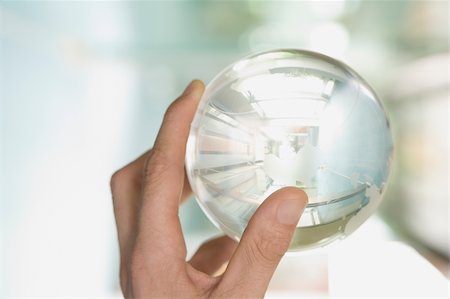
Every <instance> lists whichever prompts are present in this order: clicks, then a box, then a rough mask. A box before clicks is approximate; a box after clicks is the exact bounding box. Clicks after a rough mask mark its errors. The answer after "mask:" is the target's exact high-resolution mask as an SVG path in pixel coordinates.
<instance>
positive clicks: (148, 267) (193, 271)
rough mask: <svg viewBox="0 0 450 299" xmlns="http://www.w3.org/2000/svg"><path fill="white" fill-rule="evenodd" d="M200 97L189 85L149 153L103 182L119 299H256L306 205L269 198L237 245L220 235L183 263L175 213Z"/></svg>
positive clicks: (300, 198) (297, 193)
mask: <svg viewBox="0 0 450 299" xmlns="http://www.w3.org/2000/svg"><path fill="white" fill-rule="evenodd" d="M203 91H204V84H203V83H202V82H201V81H198V80H194V81H192V82H191V84H189V86H188V87H187V88H186V90H185V91H184V93H183V94H182V95H181V96H180V97H179V98H177V99H176V100H175V101H174V102H173V103H172V104H171V105H170V106H169V108H168V110H167V112H166V114H165V116H164V120H163V123H162V125H161V128H160V131H159V133H158V136H157V138H156V141H155V144H154V146H153V148H152V149H151V150H149V151H148V152H146V153H144V154H143V155H142V156H141V157H139V158H137V159H136V160H135V161H133V162H131V163H130V164H128V165H126V166H124V167H123V168H121V169H119V170H118V171H116V172H115V173H114V174H113V176H112V178H111V191H112V197H113V204H114V214H115V219H116V224H117V233H118V240H119V248H120V284H121V288H122V292H123V294H124V296H125V297H127V298H216V297H222V298H262V297H263V296H264V294H265V292H266V290H267V286H268V284H269V282H270V279H271V278H272V275H273V273H274V271H275V269H276V267H277V265H278V263H279V262H280V260H281V258H282V257H283V255H284V254H285V252H286V250H287V249H288V246H289V243H290V240H291V238H292V235H293V232H294V229H295V227H296V224H297V222H298V220H299V218H300V215H301V213H302V212H303V209H304V208H305V206H306V204H307V196H306V194H305V193H304V192H303V191H302V190H300V189H298V188H294V187H288V188H283V189H281V190H279V191H276V192H274V193H273V194H272V195H270V196H269V197H268V198H267V199H266V200H265V201H264V202H263V203H262V204H261V206H260V207H259V208H258V210H257V211H256V212H255V214H254V215H253V217H252V218H251V220H250V222H249V224H248V226H247V229H246V230H245V232H244V234H243V236H242V238H241V241H240V243H239V244H238V243H236V242H235V241H233V240H231V239H230V238H228V237H225V236H223V237H220V238H217V239H214V240H211V241H209V242H207V243H205V244H203V245H202V246H201V247H200V248H199V249H198V251H197V252H196V253H195V254H194V256H193V257H192V258H191V260H189V261H186V254H187V252H186V245H185V242H184V237H183V233H182V230H181V225H180V221H179V217H178V209H179V205H180V204H181V203H182V202H183V201H185V200H186V199H187V198H189V197H190V196H191V195H192V191H191V188H190V186H189V183H188V181H187V178H186V173H185V169H184V157H185V150H186V141H187V139H188V134H189V128H190V124H191V121H192V118H193V116H194V114H195V111H196V108H197V104H198V102H199V100H200V97H201V95H202V94H203ZM227 263H228V264H227ZM224 265H227V267H226V270H225V271H222V272H223V273H219V275H218V273H217V272H218V271H220V270H221V269H223V268H224V267H223V266H224Z"/></svg>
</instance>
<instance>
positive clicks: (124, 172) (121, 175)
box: [109, 167, 129, 190]
mask: <svg viewBox="0 0 450 299" xmlns="http://www.w3.org/2000/svg"><path fill="white" fill-rule="evenodd" d="M128 176H129V171H128V168H127V167H122V168H120V169H119V170H116V171H115V172H114V173H113V174H112V175H111V178H110V180H109V185H110V188H111V190H114V189H115V188H116V187H117V186H119V185H121V184H123V183H124V182H125V181H126V180H127V178H128Z"/></svg>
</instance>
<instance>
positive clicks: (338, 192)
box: [111, 50, 392, 298]
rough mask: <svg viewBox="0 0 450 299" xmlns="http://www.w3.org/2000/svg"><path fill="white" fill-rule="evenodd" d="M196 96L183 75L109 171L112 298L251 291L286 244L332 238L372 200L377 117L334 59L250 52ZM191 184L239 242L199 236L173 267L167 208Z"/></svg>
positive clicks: (177, 238) (386, 143)
mask: <svg viewBox="0 0 450 299" xmlns="http://www.w3.org/2000/svg"><path fill="white" fill-rule="evenodd" d="M203 91H204V87H203V84H202V83H201V82H200V81H193V82H192V83H191V84H190V85H189V87H188V88H187V89H186V91H185V92H184V93H183V95H182V96H180V97H179V98H178V99H177V100H176V101H175V102H174V103H172V104H171V106H170V107H169V109H168V111H167V112H166V115H165V117H164V121H163V124H162V126H161V129H160V132H159V134H158V137H157V140H156V142H155V145H154V147H153V149H151V150H150V151H148V152H147V153H145V154H144V155H143V156H141V157H140V158H138V159H137V160H135V161H134V162H132V163H130V164H129V165H127V166H125V167H123V168H122V169H120V170H119V171H117V172H116V173H115V174H114V175H113V177H112V179H111V189H112V194H113V203H114V212H115V217H116V223H117V230H118V239H119V246H120V255H121V267H120V268H121V270H120V276H121V287H122V291H123V293H124V295H125V296H126V297H183V298H188V297H189V298H190V297H220V296H222V297H263V296H264V293H265V291H266V289H267V285H268V283H269V281H270V279H271V277H272V275H273V272H274V271H275V268H276V266H277V265H278V263H279V261H280V259H281V257H282V256H283V255H284V253H285V252H286V251H287V250H288V248H289V247H290V248H291V249H292V250H303V249H307V248H314V247H318V246H323V245H325V244H328V243H330V242H331V241H333V240H334V239H336V238H338V237H341V236H345V235H346V234H348V233H350V232H351V231H353V230H354V229H356V228H357V227H358V226H359V225H360V224H361V223H362V222H363V221H364V220H365V219H367V217H368V216H370V214H371V213H373V211H374V209H375V207H376V205H377V204H378V203H379V201H380V196H381V192H382V190H383V187H384V184H385V182H386V177H387V173H388V170H389V161H390V157H391V151H392V141H391V137H390V132H389V127H388V123H387V120H386V117H385V114H384V112H383V109H382V107H381V104H380V103H379V102H378V100H377V98H376V97H375V96H374V94H373V93H372V92H371V91H370V88H368V87H367V85H366V84H365V83H364V82H363V81H362V80H361V79H360V78H359V77H358V76H357V75H356V74H355V73H354V72H353V71H351V70H350V69H348V68H346V67H345V66H343V65H342V64H339V63H337V62H336V61H334V60H332V59H330V58H327V57H324V56H320V55H317V54H313V53H310V52H303V51H296V50H295V51H294V50H281V51H274V52H269V53H262V54H259V55H256V56H252V57H249V58H246V59H244V60H242V61H240V62H238V63H236V64H234V65H232V66H231V67H229V68H227V69H226V70H225V71H224V72H222V73H221V74H220V75H219V76H218V77H216V79H214V80H213V81H212V82H211V83H210V84H209V85H208V88H207V90H206V92H205V93H204V94H203ZM202 94H203V97H202V100H201V101H200V104H199V100H200V97H201V96H202ZM198 105H199V106H198ZM197 106H198V109H197ZM194 115H195V117H194ZM330 118H331V119H332V121H330ZM193 119H194V120H193ZM192 120H193V122H192V127H191V131H190V132H189V125H190V124H191V121H192ZM355 126H356V127H355ZM368 133H373V136H366V135H367V134H368ZM364 136H365V137H366V139H369V141H367V140H365V139H364V138H362V137H364ZM188 137H189V142H188V145H187V152H186V142H187V140H188ZM371 146H374V148H371ZM377 153H378V154H377ZM185 154H186V168H187V176H186V173H185V170H184V164H185V161H184V159H185ZM189 182H190V184H189ZM191 186H192V188H193V190H194V193H195V195H196V196H197V199H198V201H199V203H200V205H201V206H202V208H203V209H204V211H205V212H206V214H207V215H208V217H209V218H210V219H211V220H212V221H213V222H214V223H215V224H216V225H217V226H218V227H219V228H221V229H222V230H223V231H224V232H225V233H226V234H227V235H229V236H230V237H232V238H233V239H236V240H238V239H239V240H240V243H239V245H237V244H236V242H234V241H233V240H232V239H230V238H228V237H221V238H218V239H215V240H212V241H210V242H208V243H206V244H205V245H203V246H201V247H200V248H199V250H198V252H197V253H196V254H194V256H193V257H192V259H191V260H190V261H189V262H187V263H186V246H185V243H184V238H183V234H182V231H181V226H180V222H179V218H178V206H179V204H180V203H181V202H182V201H183V200H185V199H186V198H187V197H189V196H190V194H191ZM308 197H309V204H307V202H308ZM305 208H306V209H305ZM304 209H305V212H304V214H303V216H302V217H301V218H300V215H301V214H302V212H303V210H304ZM353 219H354V220H353ZM352 220H353V221H352ZM228 261H229V263H228V266H227V269H226V271H225V272H224V273H217V271H218V270H219V269H220V268H221V266H222V265H223V264H224V263H227V262H228Z"/></svg>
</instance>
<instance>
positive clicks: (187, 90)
mask: <svg viewBox="0 0 450 299" xmlns="http://www.w3.org/2000/svg"><path fill="white" fill-rule="evenodd" d="M195 81H197V80H192V81H191V83H189V85H188V86H187V87H186V89H185V90H184V91H183V95H184V96H186V95H188V94H190V93H191V92H192V91H193V90H195Z"/></svg>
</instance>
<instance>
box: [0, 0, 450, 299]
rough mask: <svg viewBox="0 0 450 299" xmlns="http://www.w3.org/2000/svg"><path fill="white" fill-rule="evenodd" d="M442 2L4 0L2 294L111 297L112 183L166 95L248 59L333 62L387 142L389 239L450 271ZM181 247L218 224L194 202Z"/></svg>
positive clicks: (185, 210) (114, 257)
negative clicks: (371, 92)
mask: <svg viewBox="0 0 450 299" xmlns="http://www.w3.org/2000/svg"><path fill="white" fill-rule="evenodd" d="M448 36H449V3H448V2H447V1H330V2H324V1H314V2H309V1H298V2H284V1H173V2H172V1H161V2H158V1H149V2H110V1H105V2H44V1H30V2H27V1H17V2H16V1H2V2H1V3H0V100H1V102H0V158H1V160H0V163H1V164H0V166H1V168H0V170H1V172H0V224H1V227H0V228H1V230H0V234H1V235H0V237H1V238H0V258H1V260H0V296H41V297H48V296H103V297H109V296H116V295H117V294H118V287H117V285H118V284H117V271H118V266H117V265H118V253H117V245H116V236H115V226H114V220H113V214H112V207H111V200H110V193H109V187H108V186H109V177H110V175H111V174H112V173H113V171H114V170H116V169H118V168H120V167H121V166H123V165H124V164H126V163H127V162H128V161H130V160H131V159H133V158H134V157H136V156H138V155H139V154H141V153H142V152H144V151H145V150H147V149H148V148H150V147H151V146H152V144H153V141H154V138H155V136H156V133H157V131H158V129H159V125H160V122H161V119H162V116H163V113H164V111H165V109H166V108H167V106H168V105H169V103H170V102H171V101H172V100H173V99H174V98H176V97H177V95H178V94H179V93H180V92H181V91H182V90H183V88H184V86H185V85H186V84H187V83H188V82H189V81H190V80H191V79H193V78H199V79H202V80H204V81H205V82H208V81H210V80H211V79H212V78H213V76H214V75H215V74H217V73H218V72H219V71H220V70H222V69H223V68H224V67H225V66H227V65H228V64H230V63H232V62H233V61H235V60H237V59H239V58H241V57H242V56H244V55H247V54H248V53H250V52H254V51H260V50H267V49H272V48H286V47H287V48H303V49H309V50H314V51H319V52H322V53H324V54H327V55H330V56H333V57H335V58H338V59H340V60H343V61H345V62H346V63H347V64H349V65H350V66H352V67H353V68H354V69H355V70H356V71H357V72H359V73H360V74H361V75H362V76H363V77H364V78H365V79H366V80H367V81H368V82H369V84H370V85H372V86H373V87H374V89H375V90H376V91H377V93H378V94H379V95H380V97H381V98H382V99H383V101H384V102H385V104H386V107H387V110H388V112H389V114H390V117H391V120H392V124H393V130H394V136H395V138H396V160H395V165H394V169H393V175H392V182H391V184H390V187H389V190H388V192H387V195H386V197H385V201H384V204H383V206H382V208H381V211H382V213H381V214H382V215H381V216H382V219H384V220H383V223H386V224H383V225H386V227H387V228H388V229H389V230H390V231H392V234H390V235H389V236H390V238H396V239H400V240H402V241H404V242H407V243H409V244H412V246H414V247H415V248H417V249H418V250H419V251H420V252H421V253H422V254H423V255H424V256H425V257H427V258H428V259H429V260H430V261H432V262H433V263H434V264H435V265H436V266H437V267H438V268H439V269H440V270H441V271H442V272H443V273H447V275H448V257H449V255H448V244H449V243H448V234H449V231H448V229H449V228H448V227H449V204H448V202H449V198H448V196H449V191H448V185H449V176H448V174H449V173H448V167H449V166H448V165H449V159H448V148H449V147H448V140H449V93H448V90H449V84H450V79H449V39H448ZM181 218H182V224H183V229H184V231H185V232H186V234H187V237H186V239H187V240H188V248H189V249H190V250H191V249H192V248H195V247H196V246H197V245H198V243H199V242H200V241H201V240H202V239H204V238H206V237H209V236H211V235H214V234H217V233H218V231H217V230H216V229H215V228H214V227H213V226H212V225H211V224H210V223H209V221H208V220H207V219H206V218H205V217H204V215H203V213H202V212H201V211H200V210H199V208H198V207H197V204H196V203H195V201H190V202H189V203H188V204H186V205H184V206H183V207H182V210H181Z"/></svg>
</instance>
